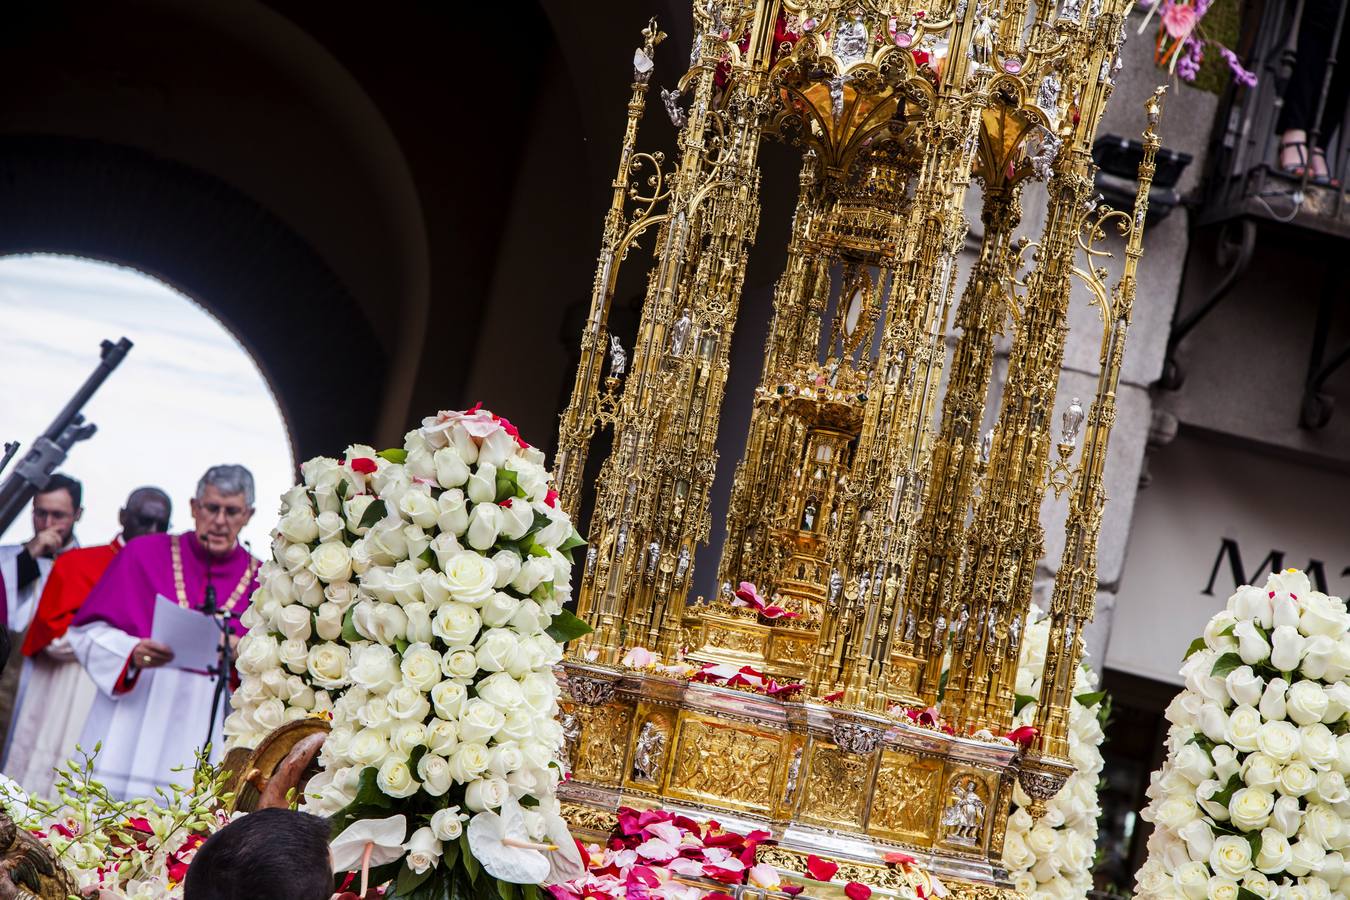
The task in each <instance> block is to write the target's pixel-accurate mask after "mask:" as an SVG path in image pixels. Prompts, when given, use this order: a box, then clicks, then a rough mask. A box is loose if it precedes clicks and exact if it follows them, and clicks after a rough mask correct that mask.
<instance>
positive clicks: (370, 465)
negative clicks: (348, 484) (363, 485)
mask: <svg viewBox="0 0 1350 900" xmlns="http://www.w3.org/2000/svg"><path fill="white" fill-rule="evenodd" d="M352 471H353V472H360V473H361V474H362V475H369V474H370V473H372V472H374V471H375V460H373V459H370V458H369V457H366V456H358V457H357V458H356V459H354V460H352Z"/></svg>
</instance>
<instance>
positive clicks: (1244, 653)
mask: <svg viewBox="0 0 1350 900" xmlns="http://www.w3.org/2000/svg"><path fill="white" fill-rule="evenodd" d="M1233 637H1235V638H1237V642H1238V656H1240V657H1242V661H1243V662H1244V663H1246V664H1247V665H1249V666H1250V665H1255V664H1256V663H1259V662H1264V661H1265V660H1266V659H1267V658H1268V657H1269V656H1270V644H1269V642H1267V640H1266V639H1265V637H1263V636H1262V635H1261V632H1259V631H1257V630H1256V625H1255V623H1253V622H1251V621H1250V620H1246V619H1244V620H1243V621H1240V622H1238V623H1237V624H1236V625H1234V626H1233Z"/></svg>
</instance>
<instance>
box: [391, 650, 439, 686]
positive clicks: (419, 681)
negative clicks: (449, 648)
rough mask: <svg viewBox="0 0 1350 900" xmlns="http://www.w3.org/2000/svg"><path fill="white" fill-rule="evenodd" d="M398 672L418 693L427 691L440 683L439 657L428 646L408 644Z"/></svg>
mask: <svg viewBox="0 0 1350 900" xmlns="http://www.w3.org/2000/svg"><path fill="white" fill-rule="evenodd" d="M399 671H400V672H402V673H403V680H404V681H405V682H407V683H408V684H409V685H411V686H412V687H414V688H416V689H417V690H419V691H423V692H425V691H429V690H431V689H432V688H433V687H435V686H436V685H438V684H440V683H441V655H440V654H439V653H437V652H436V651H435V650H433V649H432V648H431V645H429V644H425V643H421V642H418V643H416V644H410V645H409V646H408V649H407V650H404V651H403V659H402V660H401V661H400V662H399Z"/></svg>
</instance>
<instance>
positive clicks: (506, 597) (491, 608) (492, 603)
mask: <svg viewBox="0 0 1350 900" xmlns="http://www.w3.org/2000/svg"><path fill="white" fill-rule="evenodd" d="M519 608H520V601H519V600H518V599H516V598H515V597H512V596H511V595H510V594H507V593H503V592H502V591H497V592H495V593H494V594H493V595H492V596H491V597H489V598H488V600H487V602H486V603H484V604H483V607H482V615H483V624H484V625H490V626H492V627H493V628H500V627H502V626H504V625H506V624H507V623H508V622H510V621H511V618H512V616H514V615H515V614H516V610H517V609H519Z"/></svg>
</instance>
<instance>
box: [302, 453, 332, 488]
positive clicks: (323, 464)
mask: <svg viewBox="0 0 1350 900" xmlns="http://www.w3.org/2000/svg"><path fill="white" fill-rule="evenodd" d="M341 475H342V469H341V468H340V466H339V463H338V461H337V460H336V459H331V458H329V457H327V456H316V457H314V458H313V459H311V460H309V461H307V462H303V463H301V464H300V476H301V477H302V478H304V480H305V485H306V486H307V487H311V488H314V487H319V486H320V485H328V486H329V487H332V486H333V485H336V484H337V483H338V479H339V478H340V477H341Z"/></svg>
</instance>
